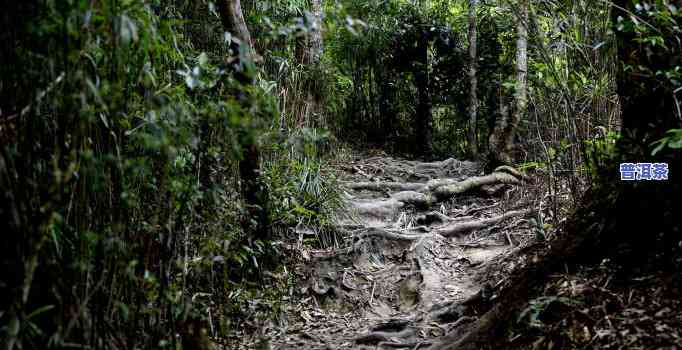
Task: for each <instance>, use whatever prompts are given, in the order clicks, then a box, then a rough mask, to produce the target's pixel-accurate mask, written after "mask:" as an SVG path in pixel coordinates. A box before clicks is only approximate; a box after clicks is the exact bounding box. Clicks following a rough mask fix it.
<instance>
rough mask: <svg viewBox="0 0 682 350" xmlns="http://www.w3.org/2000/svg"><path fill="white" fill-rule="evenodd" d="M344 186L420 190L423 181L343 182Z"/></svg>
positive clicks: (354, 188)
mask: <svg viewBox="0 0 682 350" xmlns="http://www.w3.org/2000/svg"><path fill="white" fill-rule="evenodd" d="M343 184H344V186H346V187H347V188H349V189H351V190H356V191H360V190H367V191H376V192H383V191H420V190H422V189H423V188H424V184H423V183H418V182H404V183H403V182H344V183H343Z"/></svg>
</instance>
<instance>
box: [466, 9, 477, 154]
mask: <svg viewBox="0 0 682 350" xmlns="http://www.w3.org/2000/svg"><path fill="white" fill-rule="evenodd" d="M477 3H478V0H469V134H468V135H469V152H470V153H471V157H472V158H476V157H478V138H477V128H476V124H477V112H478V97H477V96H476V89H477V87H478V80H477V78H476V69H477V65H478V63H477V48H476V41H477V33H476V7H477Z"/></svg>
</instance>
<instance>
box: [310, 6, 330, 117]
mask: <svg viewBox="0 0 682 350" xmlns="http://www.w3.org/2000/svg"><path fill="white" fill-rule="evenodd" d="M322 14H323V13H322V0H312V20H313V23H312V28H311V31H310V36H309V38H308V57H309V61H310V62H309V65H310V67H313V68H318V67H319V66H320V60H321V59H322V54H323V51H324V46H323V42H322ZM307 104H308V107H309V108H308V110H309V112H310V115H311V116H312V117H313V119H314V121H315V124H316V125H317V126H321V127H324V126H326V122H325V121H324V116H323V113H322V101H321V93H320V85H319V84H318V82H317V81H316V80H311V81H310V83H309V84H308V97H307Z"/></svg>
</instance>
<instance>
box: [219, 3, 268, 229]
mask: <svg viewBox="0 0 682 350" xmlns="http://www.w3.org/2000/svg"><path fill="white" fill-rule="evenodd" d="M218 9H219V11H220V19H221V21H222V23H223V28H224V29H225V31H227V32H230V33H231V34H232V38H233V40H232V45H231V46H232V49H233V51H234V52H239V53H240V55H239V56H240V59H238V60H236V61H234V62H233V63H232V67H233V68H234V71H235V74H236V75H237V80H239V81H242V82H243V83H245V84H250V85H253V84H255V76H254V75H253V74H249V72H245V71H243V68H241V67H243V66H244V63H245V62H239V61H240V60H241V59H245V60H250V61H252V62H253V61H254V60H256V59H257V55H256V53H255V49H254V48H253V42H252V41H251V33H250V32H249V28H248V27H247V26H246V22H245V21H244V15H243V14H242V8H241V3H240V1H239V0H222V1H219V2H218ZM235 39H236V40H235ZM238 98H239V99H244V97H243V96H238ZM247 133H249V134H250V136H246V137H245V138H244V140H242V147H243V150H244V151H243V155H242V159H241V160H240V161H239V177H240V181H241V191H242V196H243V197H244V204H245V205H246V209H247V214H248V216H247V217H246V218H244V220H243V221H242V226H243V227H244V230H245V232H247V233H251V234H252V235H253V237H254V238H257V239H265V238H268V237H269V231H268V212H267V204H268V199H267V192H266V190H265V186H264V184H263V183H262V181H261V179H260V150H259V149H258V142H257V139H256V137H255V136H254V135H253V133H252V132H249V131H247ZM254 222H255V225H254V224H253V223H254Z"/></svg>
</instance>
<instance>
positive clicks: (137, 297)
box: [0, 0, 338, 348]
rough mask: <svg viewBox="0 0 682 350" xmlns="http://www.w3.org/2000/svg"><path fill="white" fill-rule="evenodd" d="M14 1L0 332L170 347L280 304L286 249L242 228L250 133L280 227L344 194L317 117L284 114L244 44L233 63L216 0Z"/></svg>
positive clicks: (8, 24)
mask: <svg viewBox="0 0 682 350" xmlns="http://www.w3.org/2000/svg"><path fill="white" fill-rule="evenodd" d="M10 7H11V8H10V9H8V11H7V12H5V13H4V14H3V22H2V31H3V36H2V39H3V43H2V60H3V63H2V64H0V67H1V68H0V70H1V76H2V85H1V86H0V91H1V93H2V99H1V100H2V106H1V107H0V108H1V110H2V115H3V117H4V116H6V115H7V116H9V117H8V118H7V119H6V120H3V125H2V128H3V129H2V134H1V135H2V153H1V156H0V183H1V184H2V189H3V190H2V204H1V206H0V215H1V217H2V221H3V224H4V225H5V227H6V228H4V229H3V235H5V236H4V237H6V240H5V241H4V244H3V258H2V270H3V278H2V281H3V282H2V285H1V287H2V290H3V292H2V294H3V295H5V297H4V298H6V299H5V302H4V303H3V306H2V311H0V318H1V319H2V321H1V323H2V324H3V325H4V326H3V328H2V334H3V336H2V337H3V338H4V339H5V341H6V344H7V346H9V348H43V346H47V347H54V348H63V347H73V346H89V347H95V348H103V347H105V348H108V347H110V346H112V345H111V344H116V345H115V346H116V347H118V348H163V347H171V348H175V347H176V345H175V344H176V343H178V342H180V340H183V341H185V338H191V337H192V332H194V330H193V328H192V327H194V326H193V325H194V324H196V323H197V322H199V323H200V324H207V325H208V324H210V327H207V329H210V332H211V334H210V335H212V336H220V335H225V334H226V332H227V331H228V330H229V329H232V328H234V327H235V326H234V325H235V324H236V323H238V322H239V320H240V319H241V317H246V316H249V315H251V316H253V315H255V314H262V315H266V316H271V315H273V314H277V302H278V300H280V298H281V294H282V291H283V290H286V287H287V283H290V282H291V281H289V280H288V279H287V278H288V277H287V275H286V274H283V275H282V277H281V278H277V279H273V278H265V277H264V273H265V272H267V271H268V270H272V271H274V272H273V273H270V276H272V275H277V273H278V272H279V273H282V272H281V271H280V270H281V267H282V266H280V265H278V264H276V263H275V262H276V261H277V260H278V256H280V255H281V254H283V252H281V251H280V249H279V248H278V246H276V245H274V243H273V241H260V240H254V239H253V238H252V237H249V236H245V235H244V232H243V231H242V225H240V222H241V221H242V220H250V219H249V218H244V207H243V204H241V200H240V193H239V181H240V179H239V177H238V175H237V171H236V165H237V163H238V161H239V160H240V158H241V157H242V154H243V145H248V144H251V143H253V142H254V140H255V142H260V143H267V147H265V149H266V151H264V154H265V159H264V161H263V173H264V176H263V179H264V180H265V185H266V186H267V187H268V192H269V193H270V202H269V203H270V205H271V208H272V210H271V211H270V215H271V218H270V221H271V222H272V223H273V225H274V226H276V227H282V230H280V231H278V232H279V233H280V234H281V235H286V234H288V232H289V231H287V227H295V226H296V225H314V226H318V227H324V226H325V224H326V222H327V221H328V215H329V213H331V210H332V209H333V208H334V207H333V206H334V205H338V200H337V198H338V195H337V192H336V188H335V186H334V184H333V182H330V181H332V180H331V179H328V178H327V177H324V176H323V175H322V172H321V169H322V168H323V167H324V166H323V164H324V163H323V161H322V159H321V154H318V152H317V151H316V149H317V148H318V147H320V145H319V144H320V143H321V142H320V139H321V138H320V137H318V136H311V135H319V134H317V131H314V130H313V131H310V130H307V129H306V130H301V131H297V130H294V131H286V130H285V131H280V130H279V124H280V118H281V114H280V112H279V111H280V108H279V106H278V103H279V102H280V101H279V100H278V99H276V98H275V97H273V95H272V94H271V93H270V91H268V90H267V87H268V86H272V85H278V84H279V82H278V81H277V80H272V81H270V80H268V79H269V78H268V73H267V71H261V70H260V69H259V68H257V67H256V66H255V63H254V62H251V61H248V60H242V64H241V67H240V69H241V75H236V74H233V73H232V71H231V70H230V66H229V65H228V64H227V62H228V61H230V60H231V59H233V58H231V57H234V55H238V54H239V53H238V52H231V51H230V40H231V39H230V37H229V35H227V36H225V35H222V33H223V31H222V30H221V29H220V24H219V19H218V17H217V15H215V14H214V11H213V10H212V9H213V5H212V4H211V5H209V4H207V3H204V4H200V3H194V2H182V1H176V2H170V3H167V2H165V3H160V2H148V1H138V0H133V1H106V2H90V1H75V0H74V1H41V2H30V3H29V2H26V3H24V2H17V3H14V4H12V5H11V6H10ZM212 11H213V12H212ZM8 16H12V17H11V18H10V17H8ZM284 59H287V56H285V57H284ZM243 74H247V75H259V76H260V78H259V81H260V83H259V84H257V85H256V86H251V85H248V84H244V83H243V81H240V79H239V77H240V76H243ZM289 117H290V116H289V115H284V117H283V118H287V119H288V118H289ZM261 135H278V136H273V137H270V138H263V137H261ZM7 230H8V231H7ZM317 244H323V242H322V241H320V242H318V243H317ZM264 281H270V282H264ZM263 283H269V284H271V285H273V286H274V287H273V288H265V289H264V288H261V286H262V284H263ZM281 284H283V287H282V288H280V287H281V286H282V285H281ZM256 294H258V295H260V296H261V297H262V299H264V300H265V301H266V302H267V303H265V304H266V305H265V306H263V307H257V308H256V307H255V306H254V305H253V300H256V299H258V298H257V297H256ZM249 303H251V304H249ZM261 317H265V316H261ZM235 322H236V323H235ZM177 335H179V338H178V337H177ZM107 344H109V345H107Z"/></svg>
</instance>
